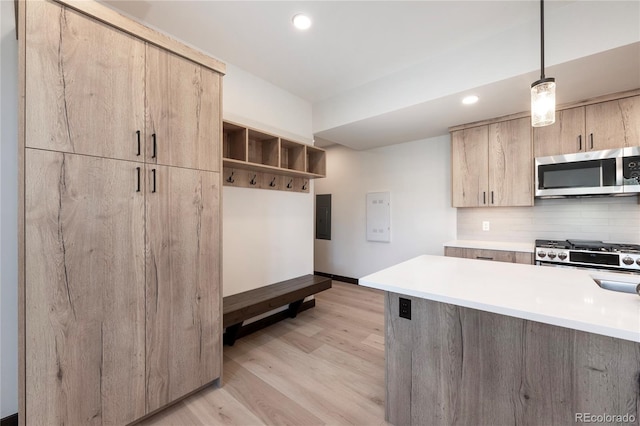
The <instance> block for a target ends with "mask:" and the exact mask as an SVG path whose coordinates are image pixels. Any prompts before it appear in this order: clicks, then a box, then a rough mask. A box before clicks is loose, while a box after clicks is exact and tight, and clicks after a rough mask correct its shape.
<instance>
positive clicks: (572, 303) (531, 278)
mask: <svg viewBox="0 0 640 426" xmlns="http://www.w3.org/2000/svg"><path fill="white" fill-rule="evenodd" d="M626 279H628V280H639V281H640V276H637V275H635V276H631V275H630V276H628V277H626ZM359 283H360V285H363V286H365V287H372V288H377V289H380V290H385V291H390V292H393V293H399V294H405V295H408V296H414V297H420V298H423V299H429V300H434V301H437V302H443V303H451V304H454V305H458V306H464V307H468V308H473V309H479V310H482V311H487V312H493V313H497V314H502V315H508V316H512V317H516V318H522V319H526V320H531V321H537V322H541V323H546V324H551V325H557V326H560V327H567V328H571V329H575V330H581V331H586V332H589V333H596V334H601V335H605V336H610V337H616V338H620V339H625V340H631V341H634V342H640V296H638V295H637V294H629V293H619V292H614V291H610V290H605V289H602V288H600V287H598V285H597V284H596V283H595V282H594V281H593V280H592V278H591V277H590V276H589V272H588V271H584V270H578V269H563V268H550V267H543V266H535V265H523V264H516V263H504V262H491V261H485V260H475V259H463V258H456V257H444V256H428V255H424V256H419V257H416V258H414V259H411V260H408V261H406V262H403V263H400V264H398V265H395V266H392V267H389V268H387V269H383V270H382V271H379V272H376V273H374V274H371V275H367V276H366V277H363V278H360V280H359Z"/></svg>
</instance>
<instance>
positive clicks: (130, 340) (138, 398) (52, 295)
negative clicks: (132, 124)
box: [24, 149, 222, 425]
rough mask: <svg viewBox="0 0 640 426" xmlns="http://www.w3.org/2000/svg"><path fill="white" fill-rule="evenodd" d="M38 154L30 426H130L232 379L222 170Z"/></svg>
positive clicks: (31, 166)
mask: <svg viewBox="0 0 640 426" xmlns="http://www.w3.org/2000/svg"><path fill="white" fill-rule="evenodd" d="M25 165H26V167H25V170H26V172H25V216H26V217H25V241H24V244H25V283H24V288H25V293H24V299H25V305H24V306H25V324H24V327H25V346H26V348H25V349H26V350H25V353H26V354H27V357H26V359H25V361H24V365H25V393H26V404H27V405H28V407H29V409H28V411H27V415H26V419H25V420H26V424H31V423H38V424H71V425H74V424H127V423H130V422H132V421H134V420H136V419H138V418H140V417H142V416H144V415H145V414H146V413H149V412H151V411H154V410H155V409H157V408H160V407H161V406H163V405H165V404H167V403H169V402H171V401H173V400H175V399H177V398H179V397H181V396H183V395H185V394H187V393H189V392H191V391H193V390H195V389H197V388H199V387H201V386H203V385H205V384H207V383H210V382H212V381H213V380H215V379H217V378H218V377H220V373H221V362H222V361H221V324H222V321H221V317H220V282H219V280H220V278H219V277H220V274H219V266H218V265H219V260H218V259H219V241H220V238H219V207H218V206H219V185H220V181H219V179H220V178H219V173H217V172H206V171H198V170H192V169H182V168H177V167H166V166H156V165H150V164H147V165H145V164H143V163H136V162H131V161H124V160H113V159H106V158H98V157H91V156H84V155H78V154H67V153H60V152H52V151H44V150H37V149H26V150H25Z"/></svg>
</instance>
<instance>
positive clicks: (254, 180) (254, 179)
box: [249, 175, 258, 185]
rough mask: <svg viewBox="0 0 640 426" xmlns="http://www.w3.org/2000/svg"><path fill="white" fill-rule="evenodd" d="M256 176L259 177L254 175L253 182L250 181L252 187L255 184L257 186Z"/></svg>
mask: <svg viewBox="0 0 640 426" xmlns="http://www.w3.org/2000/svg"><path fill="white" fill-rule="evenodd" d="M256 176H258V175H253V177H252V178H251V180H250V181H249V183H250V184H251V185H255V184H256Z"/></svg>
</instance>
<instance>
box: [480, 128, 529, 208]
mask: <svg viewBox="0 0 640 426" xmlns="http://www.w3.org/2000/svg"><path fill="white" fill-rule="evenodd" d="M489 190H490V192H489V197H488V203H489V205H491V206H532V205H533V153H532V148H531V119H530V118H528V117H525V118H519V119H517V120H509V121H502V122H500V123H494V124H491V125H489Z"/></svg>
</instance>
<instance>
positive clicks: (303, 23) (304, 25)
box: [292, 13, 311, 30]
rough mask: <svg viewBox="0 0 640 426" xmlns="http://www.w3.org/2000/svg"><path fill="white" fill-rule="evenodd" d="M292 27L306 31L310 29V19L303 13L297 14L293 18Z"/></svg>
mask: <svg viewBox="0 0 640 426" xmlns="http://www.w3.org/2000/svg"><path fill="white" fill-rule="evenodd" d="M292 21H293V25H294V26H295V27H296V28H297V29H299V30H308V29H309V28H310V27H311V18H309V17H308V16H307V15H305V14H304V13H298V14H297V15H294V16H293V19H292Z"/></svg>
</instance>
